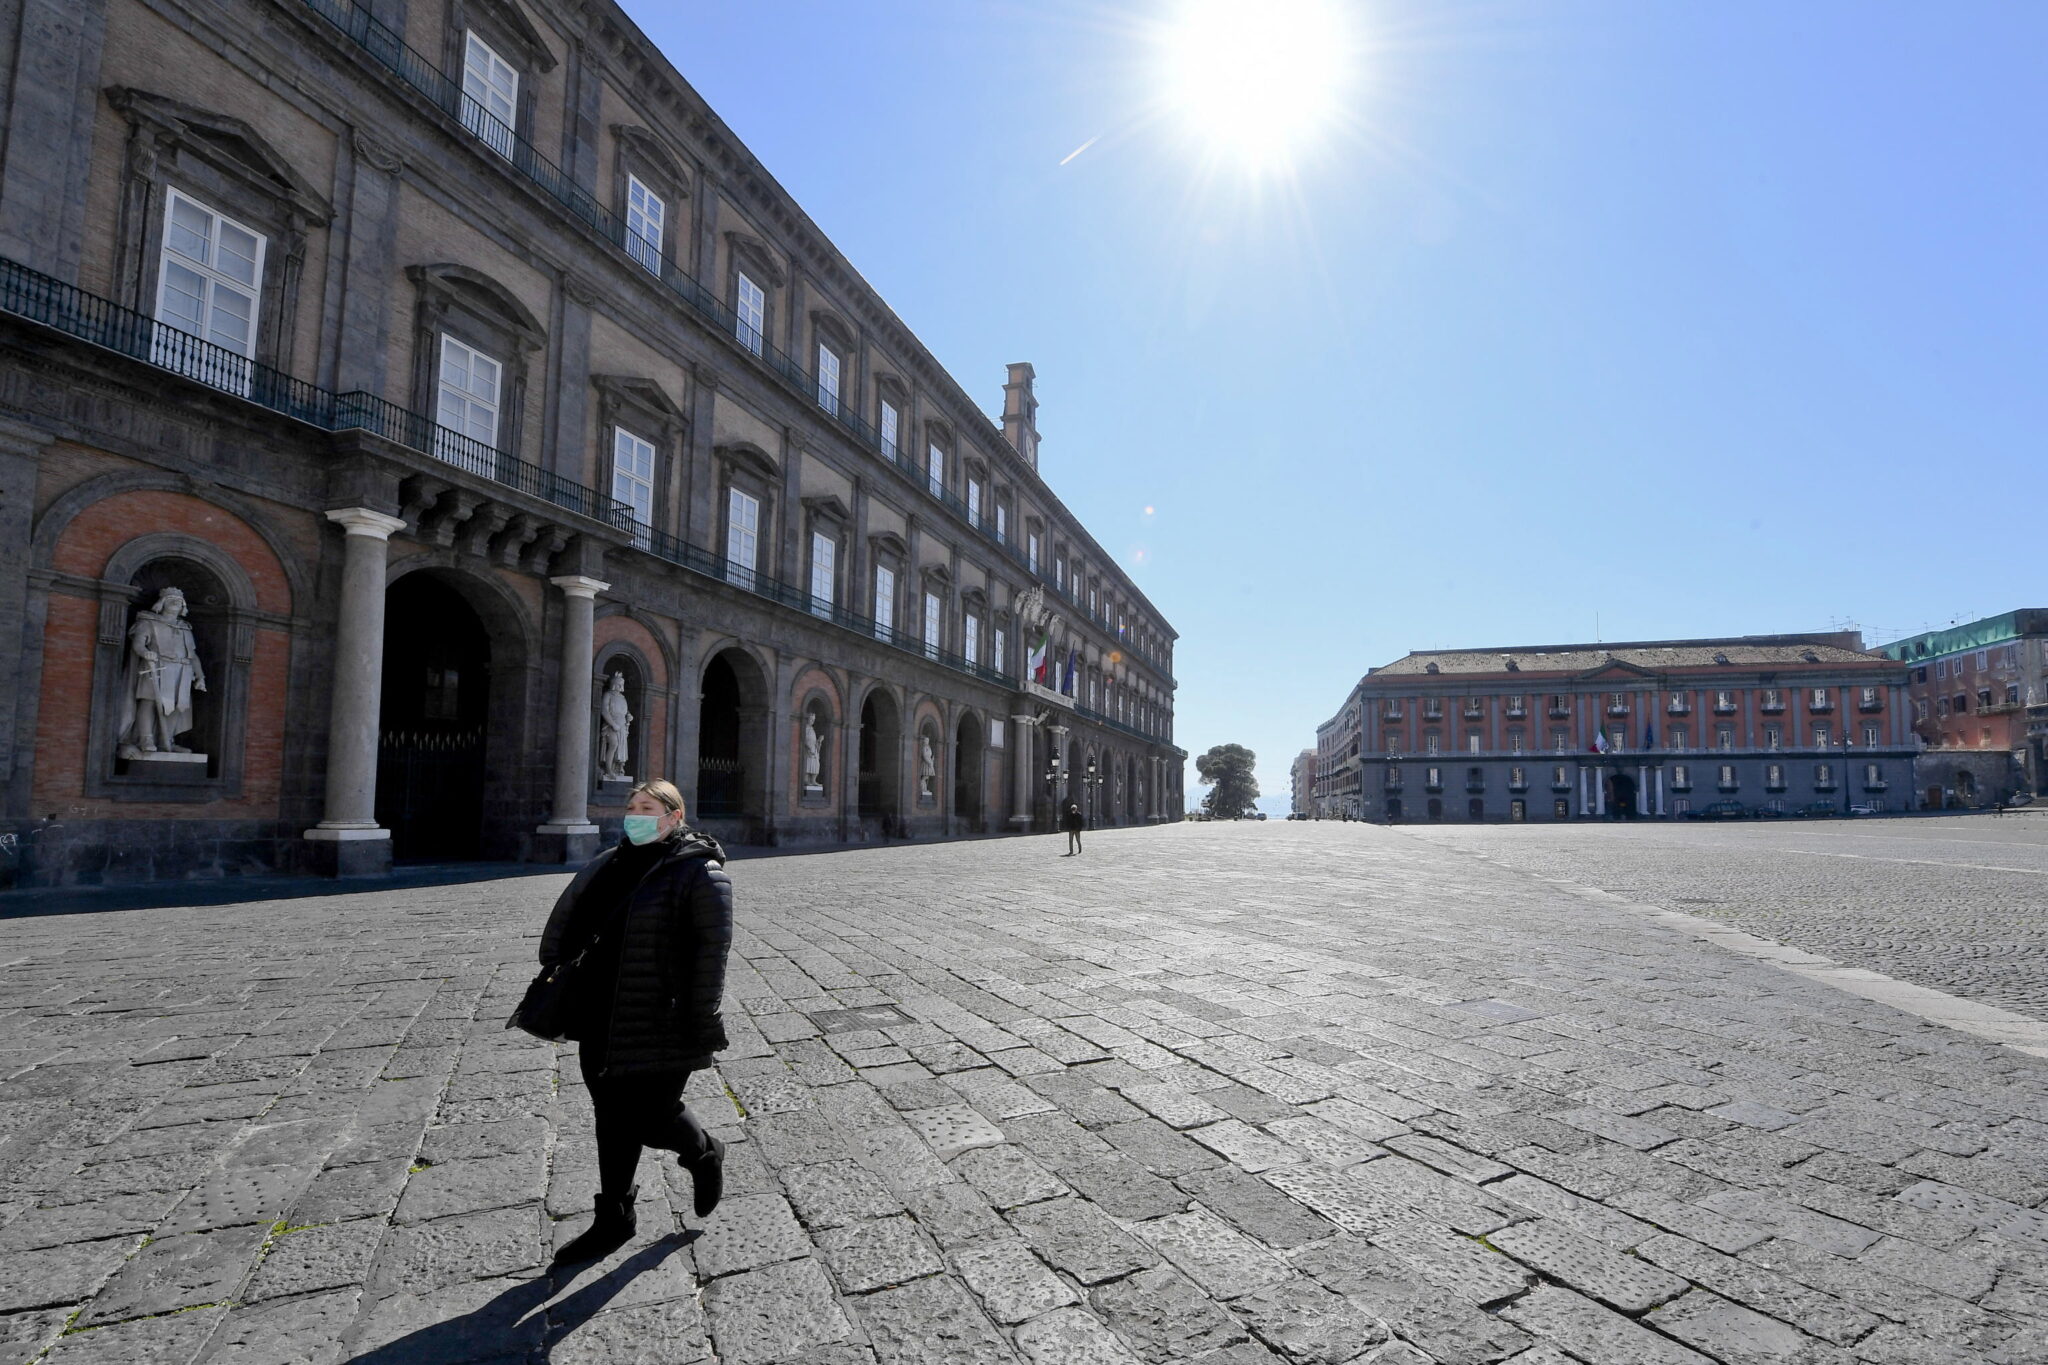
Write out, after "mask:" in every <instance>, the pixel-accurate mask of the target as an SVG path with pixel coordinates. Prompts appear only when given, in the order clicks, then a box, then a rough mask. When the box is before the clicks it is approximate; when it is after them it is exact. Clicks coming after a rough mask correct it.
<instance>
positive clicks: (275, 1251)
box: [239, 1219, 385, 1303]
mask: <svg viewBox="0 0 2048 1365" xmlns="http://www.w3.org/2000/svg"><path fill="white" fill-rule="evenodd" d="M384 1231H385V1225H384V1223H383V1222H382V1221H381V1220H376V1219H365V1220H363V1221H360V1222H355V1223H334V1224H330V1225H328V1226H326V1227H314V1228H302V1229H300V1230H298V1231H296V1232H286V1233H283V1234H277V1235H273V1236H272V1237H271V1240H270V1249H269V1250H268V1251H266V1252H265V1253H264V1254H263V1262H262V1264H261V1265H259V1266H258V1267H257V1268H256V1274H255V1275H254V1276H253V1277H252V1278H251V1279H250V1281H249V1285H248V1287H247V1288H246V1289H245V1290H243V1291H242V1293H241V1295H240V1296H239V1297H240V1300H241V1302H243V1303H256V1302H260V1301H261V1300H263V1299H274V1298H282V1297H284V1296H286V1295H292V1294H310V1293H314V1292H316V1291H320V1290H330V1289H343V1288H353V1287H358V1286H360V1285H362V1284H363V1283H364V1282H365V1281H366V1280H368V1279H369V1276H370V1263H371V1260H372V1258H373V1257H375V1255H376V1253H377V1244H378V1242H379V1241H380V1240H382V1238H383V1236H384Z"/></svg>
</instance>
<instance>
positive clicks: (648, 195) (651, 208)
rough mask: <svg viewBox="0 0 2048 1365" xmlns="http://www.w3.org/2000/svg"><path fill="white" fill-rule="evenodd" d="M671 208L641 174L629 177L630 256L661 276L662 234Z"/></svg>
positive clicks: (628, 251)
mask: <svg viewBox="0 0 2048 1365" xmlns="http://www.w3.org/2000/svg"><path fill="white" fill-rule="evenodd" d="M667 215H668V206H667V205H666V204H664V203H662V201H661V196H660V195H658V194H656V193H655V192H654V191H653V190H650V189H648V188H647V186H646V185H645V184H643V183H642V182H641V179H640V177H639V176H637V175H628V176H627V177H626V254H627V255H628V256H631V257H632V258H633V259H634V260H636V261H638V262H640V264H642V265H644V266H646V267H647V268H648V269H649V270H652V271H653V272H654V273H655V274H657V275H659V274H660V273H661V233H662V225H663V223H664V222H665V221H666V219H667Z"/></svg>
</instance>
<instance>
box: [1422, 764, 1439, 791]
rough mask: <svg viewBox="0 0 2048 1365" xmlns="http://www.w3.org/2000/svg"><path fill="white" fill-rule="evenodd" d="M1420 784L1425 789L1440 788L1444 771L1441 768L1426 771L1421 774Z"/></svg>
mask: <svg viewBox="0 0 2048 1365" xmlns="http://www.w3.org/2000/svg"><path fill="white" fill-rule="evenodd" d="M1422 783H1423V785H1424V786H1426V787H1441V786H1442V785H1443V784H1444V770H1443V769H1442V768H1430V769H1428V770H1427V771H1425V772H1424V773H1423V774H1422Z"/></svg>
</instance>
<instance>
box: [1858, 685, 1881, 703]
mask: <svg viewBox="0 0 2048 1365" xmlns="http://www.w3.org/2000/svg"><path fill="white" fill-rule="evenodd" d="M1859 696H1860V697H1861V698H1862V705H1864V706H1875V705H1877V689H1876V688H1874V687H1866V688H1864V689H1863V691H1862V692H1861V693H1860V694H1859Z"/></svg>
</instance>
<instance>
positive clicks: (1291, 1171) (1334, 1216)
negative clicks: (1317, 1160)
mask: <svg viewBox="0 0 2048 1365" xmlns="http://www.w3.org/2000/svg"><path fill="white" fill-rule="evenodd" d="M1260 1178H1261V1179H1263V1180H1264V1181H1265V1182H1266V1183H1267V1184H1269V1185H1272V1186H1273V1187H1274V1188H1275V1189H1277V1190H1280V1191H1281V1192H1282V1193H1284V1194H1286V1195H1288V1196H1289V1197H1290V1198H1292V1199H1294V1200H1295V1201H1296V1202H1297V1203H1300V1204H1303V1205H1306V1206H1307V1207H1308V1208H1311V1209H1313V1210H1315V1211H1316V1212H1317V1213H1319V1214H1321V1215H1322V1216H1323V1217H1324V1218H1327V1219H1328V1220H1329V1221H1330V1222H1332V1223H1334V1224H1336V1225H1337V1226H1338V1227H1340V1228H1342V1229H1344V1230H1345V1231H1346V1232H1357V1233H1370V1232H1377V1231H1379V1230H1380V1229H1382V1228H1386V1227H1391V1226H1392V1225H1393V1224H1395V1223H1397V1222H1399V1221H1401V1220H1402V1219H1403V1218H1406V1217H1408V1216H1409V1215H1410V1214H1411V1213H1413V1212H1414V1210H1413V1207H1412V1206H1411V1205H1408V1204H1405V1203H1403V1202H1401V1201H1400V1200H1398V1199H1394V1198H1392V1197H1390V1196H1389V1195H1387V1194H1386V1193H1385V1192H1384V1191H1382V1190H1379V1189H1375V1188H1373V1187H1372V1186H1369V1185H1366V1184H1364V1183H1363V1182H1361V1181H1360V1180H1359V1179H1358V1178H1357V1177H1356V1176H1355V1175H1354V1174H1352V1173H1350V1172H1347V1171H1333V1170H1330V1169H1329V1168H1327V1167H1322V1166H1282V1167H1280V1168H1279V1169H1277V1170H1271V1171H1267V1172H1265V1173H1264V1174H1263V1175H1262V1176H1261V1177H1260Z"/></svg>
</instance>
